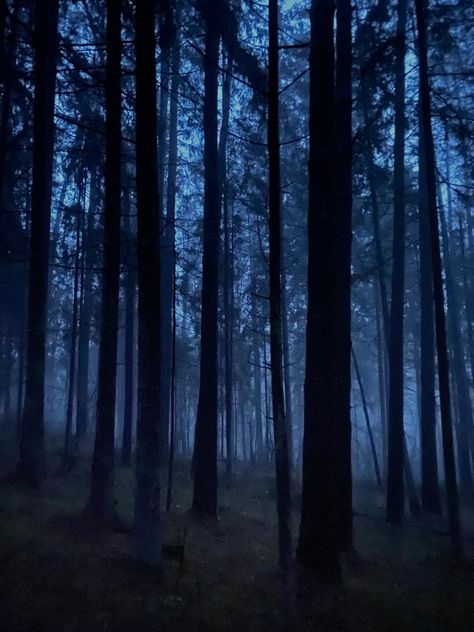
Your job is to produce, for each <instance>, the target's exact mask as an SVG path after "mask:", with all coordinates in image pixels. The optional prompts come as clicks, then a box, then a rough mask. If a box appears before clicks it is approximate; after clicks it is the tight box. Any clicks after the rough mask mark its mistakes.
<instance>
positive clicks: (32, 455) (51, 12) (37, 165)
mask: <svg viewBox="0 0 474 632" xmlns="http://www.w3.org/2000/svg"><path fill="white" fill-rule="evenodd" d="M58 6H59V2H58V0H51V1H50V2H48V3H46V4H44V3H42V2H36V3H35V8H36V17H35V36H34V37H35V96H34V110H33V118H34V128H33V184H32V187H33V188H32V199H31V238H30V255H29V280H28V288H29V292H28V325H27V331H28V337H27V351H26V385H25V403H24V410H23V423H22V429H21V438H20V459H19V462H18V475H19V476H20V478H22V479H23V480H24V481H26V482H27V483H29V484H31V485H38V484H40V483H41V479H42V476H43V473H44V457H45V455H44V379H45V357H46V348H45V343H46V322H47V307H48V259H49V229H50V221H51V193H52V176H53V151H54V100H55V83H56V63H57V50H56V48H57V37H58Z"/></svg>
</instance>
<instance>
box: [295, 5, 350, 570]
mask: <svg viewBox="0 0 474 632" xmlns="http://www.w3.org/2000/svg"><path fill="white" fill-rule="evenodd" d="M344 8H345V9H346V11H347V7H341V9H342V10H341V13H344ZM310 17H311V43H310V93H309V94H310V97H309V98H310V115H309V116H310V121H309V133H310V142H309V176H310V178H309V208H308V307H307V326H306V374H305V391H304V397H305V402H304V438H303V486H302V505H301V524H300V533H299V542H298V551H297V556H298V559H299V561H300V562H301V564H302V565H303V567H305V568H306V569H307V570H308V571H309V572H311V573H313V574H316V575H317V576H319V577H320V578H321V579H323V580H325V581H330V582H338V581H339V580H340V566H339V552H340V551H341V550H342V549H343V548H345V546H346V545H347V541H345V540H346V539H347V536H348V535H349V534H348V530H347V524H348V522H349V520H350V518H349V516H348V514H347V510H348V498H347V493H348V488H347V484H348V481H347V479H346V478H345V477H346V476H347V473H348V472H350V465H349V464H348V463H347V458H348V453H347V443H346V441H347V434H346V433H347V429H346V430H343V425H344V424H347V420H348V418H349V411H348V410H342V406H340V405H339V402H338V398H339V397H341V396H343V397H344V400H345V401H346V403H347V397H346V393H345V392H343V393H342V394H341V393H339V390H338V388H337V387H338V385H339V384H340V383H339V379H338V376H337V372H338V370H339V368H341V370H342V371H345V370H346V367H347V361H348V358H347V357H346V355H347V353H348V354H349V362H350V345H349V347H348V348H346V345H345V343H344V344H341V345H340V344H337V343H336V336H342V337H343V338H344V341H346V340H347V339H349V341H350V319H347V314H346V309H344V313H345V314H346V318H340V317H339V316H336V313H335V311H336V309H338V308H341V307H342V306H343V305H344V306H346V305H347V301H348V300H350V299H349V298H348V297H347V296H346V295H345V294H344V292H346V293H347V286H346V284H344V287H345V290H344V291H343V290H342V289H341V290H340V293H339V290H338V291H337V292H336V290H335V286H336V284H337V283H338V282H339V279H338V278H337V274H340V273H343V279H345V278H346V276H347V274H348V271H347V270H343V269H341V267H340V266H342V263H336V261H335V257H336V256H342V260H343V261H344V262H345V265H347V263H348V262H350V256H349V257H348V253H347V250H346V249H347V248H348V247H349V248H350V231H349V239H347V237H348V235H347V219H348V218H350V213H348V212H347V208H346V209H345V211H344V213H342V214H341V210H342V204H341V202H342V198H339V203H340V206H339V207H336V195H335V178H336V173H337V172H336V156H337V154H336V151H335V145H336V135H335V121H336V119H335V50H334V5H333V3H331V2H326V1H325V0H313V2H312V4H311V14H310ZM344 17H346V18H347V14H345V15H343V17H342V18H341V20H342V21H344ZM339 18H340V14H338V28H339V26H340V22H339ZM341 37H342V34H341ZM346 37H347V34H346ZM340 44H341V45H342V42H340ZM344 46H347V43H346V41H344ZM340 70H342V69H340ZM340 79H342V77H340ZM343 86H344V82H342V83H339V88H340V89H341V88H342V87H343ZM338 97H339V98H341V97H344V99H343V101H345V100H346V99H347V91H346V90H343V91H342V94H341V93H339V92H338ZM338 105H339V107H340V108H341V110H342V112H345V113H346V105H347V104H345V103H344V102H342V103H341V102H339V103H338ZM345 116H347V113H346V114H345ZM344 120H345V119H344ZM344 129H347V121H346V120H345V128H344ZM346 143H347V141H344V143H342V141H340V142H339V144H338V147H339V149H340V151H341V152H342V151H345V150H343V147H345V146H346ZM345 164H346V166H345V169H347V163H345ZM342 177H343V179H344V182H346V183H347V172H343V174H342ZM346 186H347V184H346ZM346 196H347V191H346V190H345V191H344V199H345V200H346V202H347V199H348V198H347V197H346ZM335 208H338V211H337V212H335V211H334V209H335ZM343 218H345V220H344V219H343ZM341 231H342V233H343V234H344V235H345V239H344V240H343V241H342V243H341V244H337V248H336V238H337V236H338V235H340V234H341ZM336 252H337V255H336ZM336 323H337V325H338V327H343V330H342V331H340V330H339V329H338V330H337V331H336V327H335V325H336ZM348 328H349V329H348ZM347 337H348V338H347ZM343 385H344V388H347V386H348V385H347V383H345V382H344V384H343ZM349 453H350V452H349ZM341 469H342V470H343V471H344V473H345V474H344V475H342V474H341Z"/></svg>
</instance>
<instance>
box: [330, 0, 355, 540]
mask: <svg viewBox="0 0 474 632" xmlns="http://www.w3.org/2000/svg"><path fill="white" fill-rule="evenodd" d="M336 9H337V31H336V75H335V95H334V96H335V144H336V161H335V163H334V168H335V169H336V165H337V183H338V184H337V187H336V188H335V209H336V213H335V224H334V227H335V229H334V240H335V244H337V256H334V324H333V326H334V330H335V332H337V334H336V335H335V336H334V339H333V341H334V362H335V369H334V380H335V382H334V389H335V391H334V395H333V396H334V404H335V406H336V410H335V414H336V420H335V421H336V434H337V439H336V451H337V455H336V456H337V459H338V463H337V470H336V472H337V476H338V478H339V480H338V483H337V485H338V494H339V496H340V512H341V515H340V521H339V525H338V529H339V532H340V534H339V535H340V550H341V551H345V552H348V551H351V550H352V520H353V517H352V458H351V444H352V425H351V348H352V346H351V246H352V6H351V2H350V0H337V2H336ZM335 178H336V170H335Z"/></svg>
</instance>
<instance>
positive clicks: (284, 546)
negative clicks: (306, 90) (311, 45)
mask: <svg viewBox="0 0 474 632" xmlns="http://www.w3.org/2000/svg"><path fill="white" fill-rule="evenodd" d="M268 33H269V45H268V162H269V171H268V199H269V244H270V254H269V264H270V370H271V380H272V412H273V435H274V441H275V468H276V492H277V510H278V553H279V565H280V571H281V572H282V574H283V578H284V580H285V581H288V573H289V570H290V563H291V524H290V521H291V492H290V466H289V455H288V430H287V427H286V415H285V401H284V390H283V341H282V313H281V307H282V306H281V181H280V130H279V118H278V117H279V114H278V111H279V103H278V90H279V87H278V76H279V71H278V0H270V1H269V4H268ZM243 427H245V424H244V425H243Z"/></svg>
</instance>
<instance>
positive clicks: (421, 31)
mask: <svg viewBox="0 0 474 632" xmlns="http://www.w3.org/2000/svg"><path fill="white" fill-rule="evenodd" d="M415 8H416V22H417V30H418V54H419V81H420V104H419V108H420V111H419V115H420V136H421V146H422V152H423V165H424V169H425V173H426V197H427V205H426V210H427V213H428V219H429V226H430V245H431V258H432V270H433V293H434V310H435V331H436V351H437V356H438V382H439V396H440V408H441V426H442V430H443V454H444V470H445V477H446V492H447V501H448V514H449V523H450V531H451V540H452V543H453V548H454V551H455V553H460V552H461V550H462V538H461V526H460V521H459V501H458V488H457V480H456V464H455V459H454V440H453V428H452V420H451V397H450V388H449V363H448V346H447V340H446V315H445V312H444V292H443V273H442V264H441V246H440V238H439V226H438V211H437V207H436V160H435V152H434V143H433V131H432V127H431V91H430V84H429V78H428V44H427V33H426V32H427V24H426V22H427V19H426V13H427V3H426V2H425V1H424V0H415Z"/></svg>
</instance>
